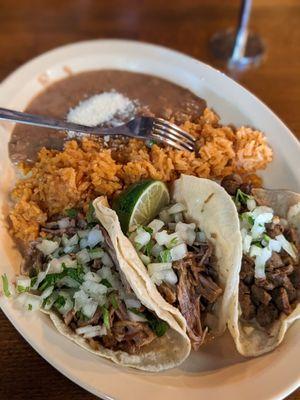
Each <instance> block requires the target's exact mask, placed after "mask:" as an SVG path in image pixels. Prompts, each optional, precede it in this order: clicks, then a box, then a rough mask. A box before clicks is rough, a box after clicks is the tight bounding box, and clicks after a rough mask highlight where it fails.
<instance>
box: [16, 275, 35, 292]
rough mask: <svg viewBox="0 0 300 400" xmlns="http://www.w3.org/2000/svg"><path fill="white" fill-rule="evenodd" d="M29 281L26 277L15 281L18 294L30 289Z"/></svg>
mask: <svg viewBox="0 0 300 400" xmlns="http://www.w3.org/2000/svg"><path fill="white" fill-rule="evenodd" d="M30 286H31V279H30V278H29V277H28V276H21V275H20V276H18V277H17V279H16V288H17V291H19V292H24V291H26V290H27V289H30Z"/></svg>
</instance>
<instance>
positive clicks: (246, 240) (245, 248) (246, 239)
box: [243, 235, 252, 253]
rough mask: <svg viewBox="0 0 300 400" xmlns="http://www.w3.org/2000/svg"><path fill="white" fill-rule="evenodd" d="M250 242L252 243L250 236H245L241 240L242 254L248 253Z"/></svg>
mask: <svg viewBox="0 0 300 400" xmlns="http://www.w3.org/2000/svg"><path fill="white" fill-rule="evenodd" d="M251 242H252V236H250V235H246V236H245V237H244V238H243V252H244V253H248V252H249V250H250V246H251Z"/></svg>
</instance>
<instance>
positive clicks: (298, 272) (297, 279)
mask: <svg viewBox="0 0 300 400" xmlns="http://www.w3.org/2000/svg"><path fill="white" fill-rule="evenodd" d="M291 282H292V284H293V285H294V287H295V288H296V289H300V268H296V269H295V270H294V272H293V273H292V274H291Z"/></svg>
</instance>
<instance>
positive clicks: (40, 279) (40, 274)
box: [32, 263, 50, 290]
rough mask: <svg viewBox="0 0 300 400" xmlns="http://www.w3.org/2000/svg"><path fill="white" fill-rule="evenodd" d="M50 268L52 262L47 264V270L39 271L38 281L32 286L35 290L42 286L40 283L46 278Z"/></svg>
mask: <svg viewBox="0 0 300 400" xmlns="http://www.w3.org/2000/svg"><path fill="white" fill-rule="evenodd" d="M49 270H50V263H49V264H48V265H47V268H46V270H45V271H41V272H39V273H38V275H37V279H36V282H35V284H34V285H33V286H32V289H33V290H37V288H38V287H39V286H40V283H41V282H42V281H43V280H44V279H45V277H46V275H47V274H48V273H49Z"/></svg>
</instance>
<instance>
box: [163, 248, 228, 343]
mask: <svg viewBox="0 0 300 400" xmlns="http://www.w3.org/2000/svg"><path fill="white" fill-rule="evenodd" d="M215 264H216V260H215V258H214V256H213V246H212V244H211V243H209V242H202V243H199V244H197V245H193V247H191V248H190V251H189V252H188V254H187V255H186V256H185V257H184V259H182V260H179V261H175V262H174V264H173V267H174V270H175V271H176V273H177V276H178V283H177V285H176V286H175V285H174V286H172V285H169V284H166V283H163V284H161V285H160V286H159V287H158V289H159V291H160V293H161V294H162V296H163V297H164V298H165V300H166V301H168V302H169V303H170V304H173V305H175V306H176V307H178V308H179V310H180V312H181V313H182V315H183V316H184V318H185V320H186V322H187V333H188V336H189V338H190V340H191V343H192V347H193V349H194V350H198V349H199V347H200V346H201V344H202V343H203V341H204V339H205V335H206V332H207V327H206V326H205V323H204V321H205V319H206V315H207V312H208V311H209V309H211V308H213V305H214V303H215V302H216V300H217V299H218V298H219V297H220V296H221V295H222V292H223V291H222V289H221V288H220V287H219V285H218V283H217V276H218V274H217V271H216V265H215Z"/></svg>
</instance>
